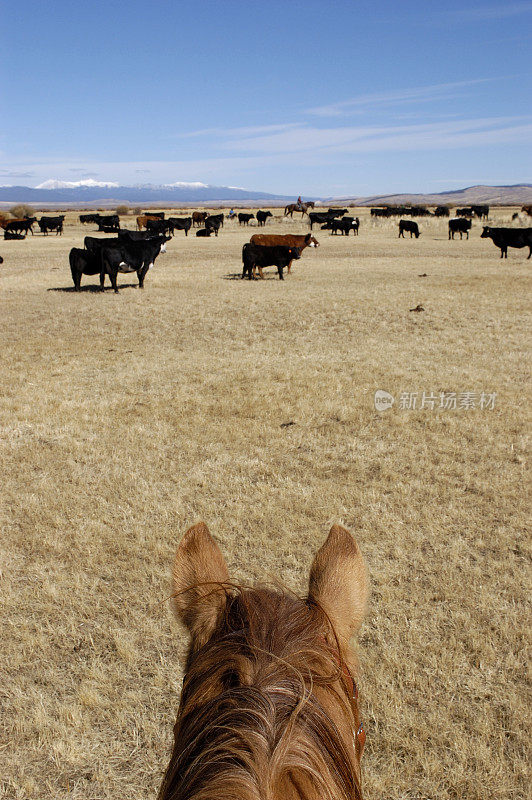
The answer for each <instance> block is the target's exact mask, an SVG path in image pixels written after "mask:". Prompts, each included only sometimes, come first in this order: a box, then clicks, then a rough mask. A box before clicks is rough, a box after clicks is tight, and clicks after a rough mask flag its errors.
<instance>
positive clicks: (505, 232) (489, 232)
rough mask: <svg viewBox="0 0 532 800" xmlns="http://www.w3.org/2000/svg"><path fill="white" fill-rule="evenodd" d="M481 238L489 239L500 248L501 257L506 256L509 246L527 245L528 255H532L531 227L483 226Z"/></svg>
mask: <svg viewBox="0 0 532 800" xmlns="http://www.w3.org/2000/svg"><path fill="white" fill-rule="evenodd" d="M480 238H481V239H491V240H492V242H493V244H494V245H495V246H496V247H500V249H501V258H508V248H509V247H528V256H527V258H530V256H531V255H532V228H491V227H489V226H485V227H484V228H483V230H482V233H481V234H480Z"/></svg>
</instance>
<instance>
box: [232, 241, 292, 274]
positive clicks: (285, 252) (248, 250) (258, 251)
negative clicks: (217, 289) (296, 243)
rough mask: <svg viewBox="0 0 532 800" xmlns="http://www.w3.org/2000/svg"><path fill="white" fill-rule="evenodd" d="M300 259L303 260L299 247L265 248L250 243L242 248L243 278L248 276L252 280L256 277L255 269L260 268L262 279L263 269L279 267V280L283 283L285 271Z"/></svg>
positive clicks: (280, 246)
mask: <svg viewBox="0 0 532 800" xmlns="http://www.w3.org/2000/svg"><path fill="white" fill-rule="evenodd" d="M298 258H301V250H300V249H299V247H284V246H282V245H278V246H277V247H263V246H262V245H260V244H252V242H248V243H247V244H245V245H244V247H243V248H242V263H243V265H244V268H243V270H242V277H243V278H245V277H246V274H247V276H248V278H249V280H251V279H252V278H254V277H255V269H256V268H258V270H259V274H260V277H261V278H262V269H263V267H277V272H278V273H279V279H280V280H281V281H282V280H284V276H283V269H284V268H285V267H287V266H288V264H290V263H291V262H292V261H294V260H295V259H298Z"/></svg>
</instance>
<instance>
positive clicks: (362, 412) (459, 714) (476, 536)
mask: <svg viewBox="0 0 532 800" xmlns="http://www.w3.org/2000/svg"><path fill="white" fill-rule="evenodd" d="M514 210H515V209H501V210H499V211H495V213H494V215H493V219H494V220H496V221H497V222H498V223H499V224H501V222H502V223H508V221H509V220H510V217H511V213H512V211H514ZM178 213H179V214H182V213H183V212H181V211H180V212H178ZM274 213H275V214H276V215H277V217H276V219H274V221H273V222H272V221H270V222H269V224H268V227H267V229H266V231H265V232H268V230H269V231H271V232H306V230H307V229H308V226H307V225H304V224H302V223H301V222H299V221H297V222H296V221H294V222H285V221H283V220H281V219H280V217H279V215H280V213H281V212H280V211H279V210H275V211H274ZM356 213H358V216H359V217H360V218H361V230H360V236H359V237H358V238H353V237H352V236H351V237H349V238H344V237H340V236H338V237H334V236H330V234H329V232H328V231H316V232H315V233H316V236H317V238H318V239H319V240H320V242H321V247H320V248H318V249H316V250H312V249H307V250H306V251H305V252H304V254H303V256H302V259H301V260H300V261H299V262H295V263H294V268H293V271H292V274H291V275H288V276H286V280H285V281H284V283H282V282H280V281H279V280H278V278H277V276H276V275H275V274H274V270H270V271H269V272H268V274H267V276H266V279H265V280H264V281H262V282H259V281H255V282H249V281H241V280H239V279H237V276H239V274H240V271H241V258H240V251H241V247H242V244H243V242H244V241H247V240H248V239H249V236H250V235H251V234H252V233H253V232H255V231H256V229H252V228H249V229H245V228H241V229H239V227H238V225H237V224H236V223H234V222H232V223H227V222H226V227H225V228H224V229H223V230H222V231H221V233H220V236H219V237H218V238H217V239H216V238H214V237H213V238H211V239H197V238H196V237H195V236H193V235H189V236H188V238H185V236H184V235H183V233H182V232H177V233H176V236H175V238H174V239H173V240H172V241H171V242H170V243H169V246H168V252H167V253H166V254H165V255H161V256H159V258H158V260H157V262H156V264H155V267H154V268H153V270H150V272H149V274H148V276H147V278H146V283H145V289H144V290H143V291H140V290H139V289H138V288H136V275H135V274H133V275H132V276H130V275H121V276H119V286H121V287H122V288H121V291H120V293H119V294H118V295H115V294H114V293H113V292H112V291H111V289H110V287H109V288H108V289H107V290H106V292H105V293H104V294H101V293H100V292H99V291H95V290H94V288H95V287H96V285H97V283H98V279H97V278H90V277H89V278H87V277H84V278H83V282H82V287H83V289H84V290H83V291H82V292H81V293H79V294H76V293H74V292H73V291H72V288H73V286H72V280H71V276H70V270H69V266H68V252H69V250H70V248H71V247H72V246H81V242H82V237H83V235H86V234H91V233H92V232H93V230H94V227H95V226H93V225H88V226H85V227H84V228H82V226H81V225H80V224H79V223H78V222H77V214H73V213H69V214H68V216H67V219H66V223H65V234H64V235H63V237H55V236H54V235H51V236H48V237H43V236H41V235H40V234H39V235H36V236H34V237H33V238H32V237H31V236H30V237H29V238H28V239H27V240H26V241H23V242H19V241H15V242H9V241H8V242H4V241H3V240H0V255H2V256H3V258H4V263H3V265H1V267H0V342H1V348H0V360H1V382H2V383H1V385H2V392H1V396H0V465H1V467H0V468H1V487H2V491H1V493H0V525H1V529H2V537H1V540H0V608H1V624H2V628H1V630H2V646H1V648H0V676H1V678H0V797H2V798H9V800H12V799H13V800H14V799H15V798H16V799H17V800H23V799H24V800H25V799H26V798H31V800H44V799H45V798H46V800H59V799H61V800H63V799H66V798H69V799H71V800H81V799H83V800H111V799H112V800H126V798H135V800H148V798H154V796H155V794H156V790H157V787H158V785H159V783H160V780H161V775H162V772H163V770H164V768H165V767H166V764H167V760H168V757H169V752H170V746H171V741H172V726H173V723H174V721H175V715H176V710H177V705H178V700H179V692H180V683H181V678H182V672H181V663H182V662H181V658H182V655H183V652H184V648H185V638H184V635H183V632H182V631H181V630H179V629H178V626H177V624H176V623H175V622H174V621H173V620H172V618H171V614H170V609H169V604H168V602H167V599H166V598H167V597H168V594H169V586H170V583H169V577H170V568H171V563H172V559H173V555H174V552H175V548H176V545H177V542H178V541H179V538H180V536H181V535H182V533H183V532H184V531H185V530H186V528H187V527H188V526H189V525H191V524H192V523H194V522H196V521H198V520H200V519H203V520H205V521H206V522H207V523H208V525H209V527H210V529H211V532H212V533H213V535H214V536H215V537H216V538H217V540H218V542H219V543H220V546H221V548H222V550H223V552H224V553H225V555H226V558H227V561H228V563H229V565H230V568H231V569H232V574H233V576H234V578H235V579H237V580H239V581H242V582H249V581H254V580H260V579H266V580H268V579H272V578H280V579H281V580H282V581H283V582H284V583H285V585H287V586H288V587H289V588H291V589H294V590H297V591H298V592H301V593H304V592H305V584H306V580H307V576H308V569H309V566H310V563H311V560H312V557H313V554H314V552H315V551H316V550H317V548H318V547H319V546H320V544H321V543H322V541H323V540H324V539H325V537H326V534H327V532H328V529H329V526H330V525H331V523H332V522H342V523H343V524H345V525H346V526H347V527H348V528H350V529H351V530H352V531H353V532H354V533H355V535H356V536H357V539H358V541H359V542H360V545H361V547H362V550H363V552H364V554H365V557H366V560H367V563H368V567H369V572H370V576H371V583H372V591H371V599H370V605H369V609H368V616H367V619H366V621H365V623H364V625H363V628H362V636H361V640H360V648H359V650H360V657H361V663H362V679H361V685H360V688H361V709H362V718H363V719H364V722H365V726H366V729H367V732H368V741H367V746H366V751H365V754H364V759H363V764H362V765H363V780H364V787H365V796H366V797H367V798H369V799H370V800H372V799H373V800H392V799H393V800H436V799H437V800H455V799H456V800H457V799H458V798H460V799H462V798H464V799H465V798H467V799H468V800H486V798H490V800H521V799H524V798H525V797H528V796H529V783H528V776H527V769H528V763H529V761H528V758H529V752H528V747H529V744H528V742H529V735H530V733H529V723H530V716H529V712H530V692H529V686H530V684H529V683H528V674H527V669H528V664H529V661H528V657H529V649H528V648H529V632H530V616H529V605H528V597H527V592H528V591H529V589H530V576H531V571H530V547H529V545H530V540H529V538H528V534H527V525H526V523H527V505H526V491H525V490H526V487H527V485H528V484H527V481H528V476H527V472H526V467H525V437H526V430H527V415H528V413H529V398H528V397H527V390H528V385H527V377H528V375H527V361H526V358H527V352H526V331H527V325H528V313H529V306H528V304H527V297H526V290H527V288H528V274H529V271H530V265H531V263H532V262H530V261H527V260H526V254H527V253H526V251H524V250H510V251H509V257H508V259H507V260H505V261H501V260H500V259H499V251H498V250H497V249H496V248H495V247H494V245H493V244H492V242H491V241H489V240H482V239H480V238H479V234H480V224H479V223H478V222H476V223H474V225H473V231H472V233H471V238H470V240H469V241H465V240H464V241H460V240H459V239H458V240H455V241H454V242H449V241H448V240H447V223H446V221H445V220H443V221H440V220H437V219H430V220H423V219H421V220H420V221H419V224H420V228H421V230H422V236H421V238H420V239H419V240H415V239H412V240H410V238H406V239H405V240H399V239H398V238H397V224H396V222H392V221H389V220H379V221H371V220H370V217H369V213H368V210H367V209H359V210H358V211H357V212H356ZM127 224H128V225H129V227H133V220H132V219H129V220H128V222H127ZM423 273H427V276H426V277H419V276H420V275H422V274H423ZM107 285H108V286H109V283H108V282H107ZM418 304H421V305H422V306H423V307H424V309H425V311H424V312H421V313H414V312H410V311H409V309H410V308H414V307H415V306H416V305H418ZM377 389H383V390H386V391H388V392H390V393H391V394H392V395H393V396H394V397H395V404H394V406H393V407H392V408H391V409H389V410H387V411H384V412H382V413H379V412H377V411H376V410H375V407H374V402H373V397H374V393H375V391H376V390H377ZM402 392H408V393H418V396H417V403H416V408H415V409H408V408H401V407H400V405H401V404H400V396H401V393H402ZM423 392H426V393H430V392H432V393H434V394H436V395H437V396H438V400H437V402H436V405H435V407H434V408H430V406H429V405H427V404H425V407H424V408H420V404H421V400H422V393H423ZM442 392H446V393H450V392H456V393H458V394H460V393H462V392H474V393H476V396H475V400H476V405H475V407H474V408H463V407H459V404H458V407H457V408H456V409H441V408H439V404H440V400H439V395H440V393H442ZM482 392H484V393H496V398H495V403H494V407H493V408H480V395H481V393H482ZM285 423H293V424H290V425H286V424H285ZM527 728H528V730H527Z"/></svg>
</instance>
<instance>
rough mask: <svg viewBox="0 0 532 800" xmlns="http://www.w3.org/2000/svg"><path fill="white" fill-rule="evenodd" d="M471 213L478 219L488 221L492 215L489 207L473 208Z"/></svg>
mask: <svg viewBox="0 0 532 800" xmlns="http://www.w3.org/2000/svg"><path fill="white" fill-rule="evenodd" d="M471 211H472V212H473V215H474V216H475V217H478V219H487V218H488V217H489V215H490V207H489V206H471Z"/></svg>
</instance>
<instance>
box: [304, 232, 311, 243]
mask: <svg viewBox="0 0 532 800" xmlns="http://www.w3.org/2000/svg"><path fill="white" fill-rule="evenodd" d="M311 237H312V234H311V233H307V235H306V236H305V242H306V243H307V244H308V243H309V242H310V239H311Z"/></svg>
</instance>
